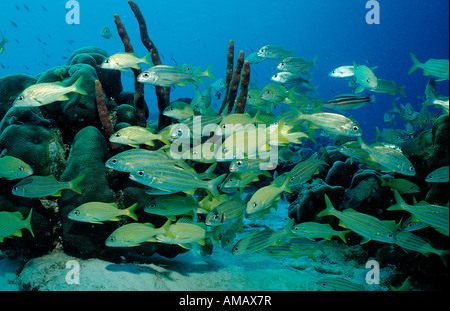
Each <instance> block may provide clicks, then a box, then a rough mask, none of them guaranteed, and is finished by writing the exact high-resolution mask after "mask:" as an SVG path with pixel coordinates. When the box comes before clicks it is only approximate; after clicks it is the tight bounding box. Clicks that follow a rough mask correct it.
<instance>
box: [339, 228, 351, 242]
mask: <svg viewBox="0 0 450 311" xmlns="http://www.w3.org/2000/svg"><path fill="white" fill-rule="evenodd" d="M350 231H352V230H343V231H339V233H338V237H340V238H341V240H342V241H343V242H344V243H346V244H347V240H346V239H345V235H346V234H347V233H349V232H350Z"/></svg>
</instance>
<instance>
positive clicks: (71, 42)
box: [67, 40, 75, 45]
mask: <svg viewBox="0 0 450 311" xmlns="http://www.w3.org/2000/svg"><path fill="white" fill-rule="evenodd" d="M67 42H68V43H69V44H70V45H72V44H74V43H75V40H68V41H67Z"/></svg>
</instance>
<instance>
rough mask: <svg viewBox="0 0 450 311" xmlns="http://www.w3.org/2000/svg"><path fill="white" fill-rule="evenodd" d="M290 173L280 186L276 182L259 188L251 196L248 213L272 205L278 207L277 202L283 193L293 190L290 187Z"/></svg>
mask: <svg viewBox="0 0 450 311" xmlns="http://www.w3.org/2000/svg"><path fill="white" fill-rule="evenodd" d="M289 181H290V179H289V175H288V176H287V177H286V178H285V181H284V183H283V184H282V185H281V186H279V185H277V184H275V183H273V184H271V185H268V186H265V187H262V188H259V189H258V190H257V191H256V192H255V193H254V194H253V195H252V197H251V198H250V200H249V201H248V203H247V209H246V212H247V214H254V213H257V212H260V211H262V210H265V209H268V208H270V207H271V206H275V207H276V203H277V202H278V200H279V199H280V197H281V193H282V192H284V191H286V192H289V193H290V192H291V190H290V188H289Z"/></svg>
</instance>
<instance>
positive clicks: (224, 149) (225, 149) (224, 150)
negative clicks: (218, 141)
mask: <svg viewBox="0 0 450 311" xmlns="http://www.w3.org/2000/svg"><path fill="white" fill-rule="evenodd" d="M228 151H230V150H229V149H228V148H223V150H222V152H223V153H228Z"/></svg>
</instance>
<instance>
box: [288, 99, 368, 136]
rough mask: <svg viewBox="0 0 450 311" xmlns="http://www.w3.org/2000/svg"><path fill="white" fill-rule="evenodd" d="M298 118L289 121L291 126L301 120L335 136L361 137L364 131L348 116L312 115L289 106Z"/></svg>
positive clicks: (322, 113)
mask: <svg viewBox="0 0 450 311" xmlns="http://www.w3.org/2000/svg"><path fill="white" fill-rule="evenodd" d="M289 106H290V107H291V109H292V110H293V111H295V112H296V116H295V117H294V118H293V119H291V120H289V123H290V124H293V123H296V122H298V121H301V120H305V121H309V122H311V123H312V124H314V125H315V126H317V127H318V128H321V129H322V130H324V131H326V132H328V133H330V134H335V135H342V136H349V137H355V136H361V135H362V131H361V129H360V127H359V126H358V125H357V124H356V123H355V122H353V121H352V120H351V119H349V118H347V117H346V116H344V115H342V114H338V113H329V112H318V113H312V114H303V113H301V112H300V111H299V110H298V109H297V108H296V107H295V106H294V105H289Z"/></svg>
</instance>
